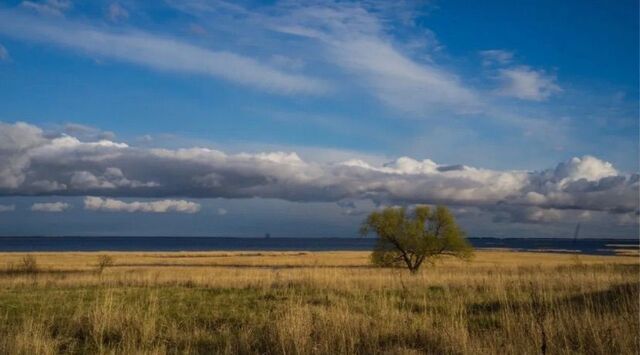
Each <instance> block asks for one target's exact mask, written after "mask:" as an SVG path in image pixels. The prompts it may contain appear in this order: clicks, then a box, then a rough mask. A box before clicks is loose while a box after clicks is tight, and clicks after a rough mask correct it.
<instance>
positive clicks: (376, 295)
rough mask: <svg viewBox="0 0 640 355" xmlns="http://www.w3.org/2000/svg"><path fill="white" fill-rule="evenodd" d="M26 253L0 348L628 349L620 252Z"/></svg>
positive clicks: (7, 289) (632, 264)
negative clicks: (374, 263)
mask: <svg viewBox="0 0 640 355" xmlns="http://www.w3.org/2000/svg"><path fill="white" fill-rule="evenodd" d="M31 255H32V256H33V257H35V259H36V261H37V266H36V268H37V270H35V271H34V270H27V269H26V268H24V267H23V265H22V264H23V262H24V260H25V258H24V256H25V254H21V253H4V254H0V353H11V354H14V353H15V354H34V353H37V354H48V353H52V354H53V353H78V354H80V353H104V354H107V353H123V354H131V353H145V354H165V353H229V354H232V353H269V354H351V353H360V354H373V353H389V354H396V353H398V354H399V353H402V354H405V353H407V354H409V353H425V352H426V353H433V354H440V353H451V354H477V353H482V354H485V353H486V354H496V353H509V354H525V353H527V354H528V353H540V352H542V350H543V347H546V351H547V352H548V353H554V354H555V353H560V354H565V353H567V354H568V353H594V354H612V353H616V354H635V353H637V352H638V349H639V347H638V333H639V332H640V325H639V319H638V314H639V309H640V308H639V304H638V302H639V297H640V296H639V277H640V263H639V259H638V258H637V257H633V256H588V255H570V254H546V253H515V252H506V251H480V252H477V253H476V256H475V258H474V259H473V260H472V261H470V262H461V261H457V260H453V259H446V258H444V259H442V260H439V261H438V262H437V263H436V264H435V265H433V266H432V265H426V266H425V267H424V268H423V270H422V271H421V272H420V273H419V274H418V275H415V276H412V275H409V274H408V272H407V271H406V270H400V269H380V268H374V267H371V266H370V265H369V262H368V261H369V259H368V253H364V252H302V253H300V252H288V253H284V252H188V253H186V252H184V253H182V252H180V253H33V254H31ZM102 255H108V256H109V257H110V258H111V260H112V262H113V265H111V266H106V267H104V269H103V270H102V272H100V267H99V264H100V260H103V261H104V260H105V258H102V259H101V256H102Z"/></svg>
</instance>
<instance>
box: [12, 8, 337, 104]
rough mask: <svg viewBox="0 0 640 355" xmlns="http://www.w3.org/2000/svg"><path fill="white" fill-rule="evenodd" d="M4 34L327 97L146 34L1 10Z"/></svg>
mask: <svg viewBox="0 0 640 355" xmlns="http://www.w3.org/2000/svg"><path fill="white" fill-rule="evenodd" d="M0 33H2V34H4V35H7V36H10V37H13V38H18V39H24V40H29V41H34V42H43V43H48V44H53V45H57V46H61V47H64V48H70V49H74V50H78V51H80V52H83V53H89V54H91V55H93V56H96V55H97V56H103V57H105V58H110V59H115V60H120V61H125V62H129V63H133V64H138V65H144V66H147V67H151V68H153V69H158V70H167V71H175V72H186V73H193V74H201V75H205V76H211V77H215V78H219V79H224V80H228V81H231V82H234V83H237V84H241V85H246V86H251V87H254V88H258V89H262V90H266V91H270V92H275V93H280V94H292V93H302V94H322V93H324V92H326V91H327V90H328V84H327V83H326V82H325V81H324V80H321V79H317V78H312V77H308V76H304V75H298V74H290V73H287V72H285V71H282V70H279V69H277V68H274V67H272V66H269V65H267V64H265V63H261V62H258V61H256V60H254V59H252V58H248V57H245V56H241V55H239V54H235V53H232V52H228V51H213V50H209V49H207V48H203V47H199V46H195V45H193V44H190V43H186V42H183V41H180V40H177V39H174V38H169V37H163V36H158V35H154V34H150V33H145V32H142V31H133V30H130V31H126V32H123V31H117V32H116V31H108V30H105V29H103V28H94V27H88V26H84V25H79V24H76V23H73V22H70V21H64V20H61V21H56V22H55V23H54V22H50V21H44V20H42V19H38V18H34V17H31V16H24V15H22V14H20V13H19V12H16V11H8V10H0Z"/></svg>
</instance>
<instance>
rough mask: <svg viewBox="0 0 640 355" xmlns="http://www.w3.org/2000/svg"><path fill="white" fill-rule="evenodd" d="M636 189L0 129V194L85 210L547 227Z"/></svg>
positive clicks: (632, 177)
mask: <svg viewBox="0 0 640 355" xmlns="http://www.w3.org/2000/svg"><path fill="white" fill-rule="evenodd" d="M639 186H640V184H639V175H638V174H637V173H631V174H625V173H622V172H619V171H618V170H617V169H615V167H614V166H612V165H611V164H610V163H608V162H605V161H602V160H600V159H598V158H595V157H591V156H584V157H581V158H572V159H569V160H567V161H565V162H562V163H560V164H558V165H557V166H556V167H554V168H551V169H547V170H542V171H498V170H490V169H483V168H476V167H470V166H465V165H442V164H438V163H436V162H434V161H431V160H429V159H425V160H416V159H413V158H408V157H401V158H398V159H396V160H394V161H392V162H389V163H387V164H382V165H373V164H370V163H368V162H365V161H363V160H347V161H342V162H332V163H324V162H323V163H321V162H314V161H305V160H302V159H301V158H300V157H299V156H298V155H297V154H296V153H285V152H263V153H254V154H248V153H240V154H227V153H225V152H222V151H219V150H213V149H206V148H189V149H175V150H171V149H149V148H140V147H132V146H129V145H127V144H125V143H118V142H114V141H110V140H104V139H103V140H98V141H88V142H86V141H81V140H79V139H78V138H76V137H73V136H69V135H64V134H63V135H59V136H56V137H49V136H47V135H45V134H43V131H42V130H41V129H40V128H39V127H36V126H33V125H29V124H26V123H15V124H7V123H0V196H17V195H30V196H51V195H58V196H59V195H66V196H96V197H88V198H87V199H86V200H85V207H86V208H88V209H94V210H120V211H129V212H133V211H147V212H165V211H178V212H187V213H192V212H196V211H197V210H198V209H199V206H197V204H195V203H191V202H187V201H180V200H167V201H157V202H148V203H147V202H145V203H126V202H123V201H119V200H115V199H110V198H103V197H146V198H149V197H155V198H162V197H183V198H205V197H222V198H254V197H258V198H278V199H283V200H288V201H325V202H340V201H345V200H353V199H363V200H371V201H373V202H374V203H376V204H416V203H429V204H435V203H442V204H448V205H452V206H479V207H487V208H495V207H496V206H502V208H506V207H509V208H512V209H513V208H535V209H533V210H532V209H530V210H528V213H529V218H530V219H533V220H536V219H537V220H540V221H544V220H549V219H553V218H554V212H552V211H551V210H579V211H601V212H607V213H611V214H617V215H624V214H628V215H629V216H631V217H630V218H633V216H634V214H635V213H637V211H638V191H639ZM98 196H99V197H98ZM541 210H542V212H540V211H541ZM555 215H556V216H557V213H555ZM636 219H637V218H636Z"/></svg>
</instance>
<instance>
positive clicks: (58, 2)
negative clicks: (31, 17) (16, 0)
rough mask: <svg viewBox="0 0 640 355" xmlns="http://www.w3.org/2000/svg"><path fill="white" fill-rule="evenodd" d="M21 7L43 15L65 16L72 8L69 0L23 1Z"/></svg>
mask: <svg viewBox="0 0 640 355" xmlns="http://www.w3.org/2000/svg"><path fill="white" fill-rule="evenodd" d="M20 6H22V7H24V8H26V9H29V10H32V11H35V12H37V13H39V14H41V15H48V16H63V14H64V12H65V11H67V10H69V9H70V8H71V1H69V0H43V1H23V2H22V3H21V4H20Z"/></svg>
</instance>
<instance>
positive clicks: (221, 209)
mask: <svg viewBox="0 0 640 355" xmlns="http://www.w3.org/2000/svg"><path fill="white" fill-rule="evenodd" d="M228 212H229V211H227V210H226V209H224V208H218V209H217V210H216V213H217V214H218V216H224V215H226V214H227V213H228Z"/></svg>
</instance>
